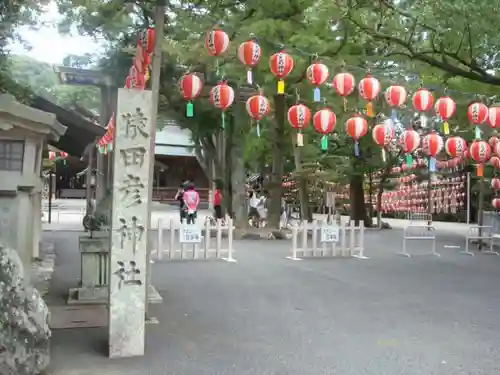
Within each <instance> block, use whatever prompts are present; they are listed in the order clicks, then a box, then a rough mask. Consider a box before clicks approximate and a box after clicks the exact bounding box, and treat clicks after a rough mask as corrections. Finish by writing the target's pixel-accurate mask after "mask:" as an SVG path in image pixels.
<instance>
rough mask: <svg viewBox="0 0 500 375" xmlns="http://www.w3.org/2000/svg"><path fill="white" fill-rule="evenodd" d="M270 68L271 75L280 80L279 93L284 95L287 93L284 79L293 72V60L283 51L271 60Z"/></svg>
mask: <svg viewBox="0 0 500 375" xmlns="http://www.w3.org/2000/svg"><path fill="white" fill-rule="evenodd" d="M269 67H270V69H271V73H273V75H274V76H275V77H276V78H278V84H277V93H278V94H279V95H283V94H284V93H285V81H284V78H285V77H286V76H288V75H289V74H290V72H291V71H292V70H293V58H292V56H290V55H289V54H287V53H285V52H283V51H281V52H278V53H275V54H274V55H272V56H271V58H270V59H269Z"/></svg>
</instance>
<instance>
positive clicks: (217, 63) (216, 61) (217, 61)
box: [215, 60, 220, 77]
mask: <svg viewBox="0 0 500 375" xmlns="http://www.w3.org/2000/svg"><path fill="white" fill-rule="evenodd" d="M219 74H220V69H219V60H215V75H216V76H217V77H218V76H219Z"/></svg>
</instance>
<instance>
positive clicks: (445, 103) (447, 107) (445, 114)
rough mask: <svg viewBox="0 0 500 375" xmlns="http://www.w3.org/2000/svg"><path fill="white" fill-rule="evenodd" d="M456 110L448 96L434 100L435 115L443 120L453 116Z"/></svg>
mask: <svg viewBox="0 0 500 375" xmlns="http://www.w3.org/2000/svg"><path fill="white" fill-rule="evenodd" d="M456 108H457V105H456V104H455V102H454V101H453V99H452V98H450V97H449V96H443V97H441V98H439V99H438V100H436V105H435V106H434V109H435V110H436V113H437V114H438V115H439V116H441V118H442V119H443V120H448V119H449V118H450V117H451V116H453V114H454V113H455V110H456Z"/></svg>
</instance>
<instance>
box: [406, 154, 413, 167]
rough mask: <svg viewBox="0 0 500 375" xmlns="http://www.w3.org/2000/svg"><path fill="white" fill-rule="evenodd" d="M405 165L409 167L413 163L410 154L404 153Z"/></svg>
mask: <svg viewBox="0 0 500 375" xmlns="http://www.w3.org/2000/svg"><path fill="white" fill-rule="evenodd" d="M406 165H407V166H408V167H411V166H412V165H413V157H412V156H411V154H408V155H406Z"/></svg>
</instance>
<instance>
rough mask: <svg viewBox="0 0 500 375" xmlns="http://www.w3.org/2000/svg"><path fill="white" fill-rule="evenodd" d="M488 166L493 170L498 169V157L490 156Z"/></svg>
mask: <svg viewBox="0 0 500 375" xmlns="http://www.w3.org/2000/svg"><path fill="white" fill-rule="evenodd" d="M490 164H491V166H492V167H493V168H495V169H500V158H499V157H498V156H492V157H491V158H490Z"/></svg>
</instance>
